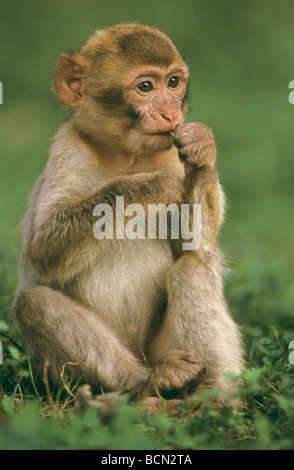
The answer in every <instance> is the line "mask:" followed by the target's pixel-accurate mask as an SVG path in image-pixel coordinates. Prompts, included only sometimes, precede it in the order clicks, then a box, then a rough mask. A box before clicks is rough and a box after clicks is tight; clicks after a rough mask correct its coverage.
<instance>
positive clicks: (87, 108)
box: [55, 25, 189, 154]
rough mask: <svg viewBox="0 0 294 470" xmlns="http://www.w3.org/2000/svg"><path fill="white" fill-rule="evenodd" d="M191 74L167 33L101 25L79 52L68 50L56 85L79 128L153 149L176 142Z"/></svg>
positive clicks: (128, 148)
mask: <svg viewBox="0 0 294 470" xmlns="http://www.w3.org/2000/svg"><path fill="white" fill-rule="evenodd" d="M188 77H189V74H188V68H187V66H186V64H185V63H184V61H183V60H182V58H181V57H180V55H179V53H178V51H177V50H176V48H175V47H174V45H173V44H172V42H171V41H170V39H169V38H168V37H167V36H165V35H164V34H163V33H161V32H160V31H157V30H154V29H151V28H149V27H146V26H140V25H119V26H116V27H114V28H109V29H106V30H102V31H97V32H96V33H95V34H94V36H92V37H91V38H90V39H89V40H88V42H87V43H86V44H85V46H84V47H82V49H81V50H80V51H79V52H78V53H73V54H71V55H65V54H63V55H62V56H61V57H60V63H59V67H58V69H57V71H56V74H55V86H56V90H57V93H58V95H59V97H60V99H61V100H62V101H63V102H64V103H65V104H66V105H67V106H69V107H70V108H72V110H73V113H72V117H71V119H72V122H73V125H74V126H75V127H76V129H77V130H78V131H79V132H82V133H83V134H84V135H86V136H87V137H88V138H89V139H91V140H92V141H93V142H95V143H97V144H100V145H101V146H103V147H107V148H109V149H113V150H115V149H120V150H122V149H123V151H125V152H128V153H129V152H132V153H136V154H140V153H145V154H146V153H147V154H148V152H149V153H154V152H158V151H164V150H168V149H170V148H171V147H172V145H173V138H172V135H171V132H174V130H175V127H176V126H177V124H180V123H182V122H183V120H184V115H185V112H186V97H187V86H188Z"/></svg>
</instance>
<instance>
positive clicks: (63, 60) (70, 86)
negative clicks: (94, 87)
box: [54, 53, 87, 108]
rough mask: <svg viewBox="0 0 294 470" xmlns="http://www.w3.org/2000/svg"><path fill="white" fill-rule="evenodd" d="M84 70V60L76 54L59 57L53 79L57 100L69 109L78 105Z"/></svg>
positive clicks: (85, 64) (85, 63)
mask: <svg viewBox="0 0 294 470" xmlns="http://www.w3.org/2000/svg"><path fill="white" fill-rule="evenodd" d="M86 68H87V61H86V59H84V57H83V56H81V55H80V54H78V53H75V54H72V55H65V54H62V56H61V57H60V63H59V67H58V69H57V71H56V73H55V77H54V82H55V87H56V91H57V93H58V96H59V98H60V99H61V100H62V101H63V103H64V104H66V105H67V106H70V107H71V108H74V107H75V106H78V105H79V104H80V101H81V98H82V94H81V92H82V90H83V86H84V74H85V71H86Z"/></svg>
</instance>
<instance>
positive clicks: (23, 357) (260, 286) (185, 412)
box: [0, 0, 294, 450]
mask: <svg viewBox="0 0 294 470" xmlns="http://www.w3.org/2000/svg"><path fill="white" fill-rule="evenodd" d="M179 3H180V6H179ZM142 4H143V2H140V1H138V2H133V1H132V0H125V1H124V2H119V1H118V0H107V2H106V1H105V2H103V1H101V2H97V1H96V0H85V1H84V2H77V1H74V2H72V5H74V8H68V2H66V1H65V0H59V1H58V2H57V1H56V0H52V1H50V2H46V3H45V2H41V3H40V2H39V1H38V0H30V2H27V3H26V4H25V5H24V2H22V1H21V0H15V1H14V2H10V3H9V2H5V1H3V2H2V3H1V6H0V9H1V11H0V21H1V27H0V32H1V33H2V34H3V35H4V39H3V40H2V41H1V43H2V44H5V49H4V50H3V53H2V54H1V61H2V68H1V81H2V83H3V90H4V93H3V96H4V101H3V105H1V115H2V118H3V119H2V122H1V199H0V206H1V207H0V209H1V243H0V308H1V317H0V341H1V342H2V344H3V364H2V365H0V449H148V450H150V449H171V450H173V449H183V450H184V449H188V450H189V449H238V450H241V449H246V450H249V449H292V450H293V448H294V365H293V364H290V362H289V354H290V349H289V343H290V341H292V340H293V339H294V336H293V331H294V315H293V312H294V292H293V269H294V256H293V255H294V249H293V248H294V245H293V240H294V225H293V216H292V214H293V198H294V187H293V176H294V159H293V147H294V135H293V119H294V116H293V109H294V107H293V105H292V106H291V105H290V103H289V102H288V94H289V91H290V90H289V89H288V84H289V82H290V81H291V80H293V78H294V70H293V50H292V49H293V25H292V22H291V18H293V14H294V6H293V5H292V4H291V2H288V1H286V0H285V1H284V0H282V1H281V2H279V5H278V7H277V6H276V5H275V3H274V2H268V1H267V0H259V1H258V2H241V0H236V1H235V2H231V1H229V0H224V1H222V2H218V1H214V0H210V1H206V0H205V1H204V0H198V1H197V2H178V0H170V2H169V7H168V10H169V14H168V15H166V2H164V1H161V0H160V1H158V0H149V2H148V8H142ZM144 6H145V4H144ZM34 18H38V21H34ZM135 20H139V21H141V22H143V23H147V24H150V25H151V26H153V25H155V26H156V27H158V28H160V29H162V30H163V31H165V32H166V33H167V34H168V35H170V36H171V37H172V39H173V40H174V42H175V44H176V45H177V47H178V48H179V49H180V51H181V52H182V54H183V56H184V58H185V59H186V60H187V61H188V62H189V65H190V70H191V73H192V79H191V88H190V96H191V98H190V113H189V117H188V119H189V120H190V121H201V122H204V123H205V124H208V125H209V126H211V127H212V129H213V131H214V133H215V136H216V141H217V148H218V169H219V173H220V178H221V182H222V184H223V186H224V189H225V192H226V195H227V211H226V220H225V223H224V226H223V228H222V230H221V234H220V242H221V246H222V249H223V251H224V253H225V257H226V259H227V264H228V267H229V268H230V270H229V271H228V272H227V274H226V277H225V286H226V297H227V299H228V303H229V306H230V310H231V312H232V315H233V317H234V319H235V320H236V321H237V323H238V324H239V325H240V327H241V330H242V334H243V337H244V343H245V348H246V354H247V362H248V367H247V370H246V372H245V373H244V381H243V384H242V385H241V386H240V387H239V388H238V391H237V395H238V396H239V397H240V399H241V400H242V403H243V407H242V408H241V409H240V410H239V411H238V412H237V413H233V412H232V411H231V410H230V409H228V408H226V407H224V408H223V409H222V410H220V411H218V412H216V411H215V410H214V409H213V406H212V402H213V396H196V397H192V398H191V400H190V401H189V402H185V403H183V406H182V415H181V416H178V417H168V416H167V415H166V414H164V413H163V414H161V415H158V416H156V417H152V418H146V416H144V415H143V413H142V410H141V408H140V406H139V405H130V404H129V403H127V401H126V400H124V399H123V398H122V401H121V403H120V405H119V406H118V408H117V409H116V410H114V411H113V412H111V413H110V414H109V415H108V416H106V417H105V416H104V417H103V416H100V415H99V413H97V409H96V408H95V406H93V405H91V404H90V405H89V406H88V407H86V408H85V409H84V410H81V409H79V408H78V407H77V404H79V401H78V399H77V389H78V384H74V383H71V382H70V378H67V377H65V382H64V384H63V386H62V387H61V388H60V389H59V390H53V389H51V388H50V387H49V386H48V383H47V381H46V380H45V382H44V381H42V380H40V379H38V378H37V377H35V376H34V373H33V371H32V368H31V365H30V361H29V358H28V356H27V354H26V350H25V344H24V342H23V338H22V336H21V334H20V332H19V331H18V329H17V328H16V326H15V324H14V320H13V314H12V303H13V298H14V292H15V289H16V286H17V277H18V273H17V266H18V258H19V242H18V240H19V235H18V234H19V222H20V220H21V216H22V213H23V210H24V207H25V200H26V197H27V194H28V191H29V189H30V187H31V186H32V184H33V182H34V181H35V180H36V178H37V176H38V175H39V174H40V172H41V171H42V168H43V166H44V164H45V161H46V154H47V151H48V147H49V145H50V138H51V136H53V135H54V133H55V132H56V129H57V128H58V127H59V126H60V125H61V123H62V122H63V120H64V119H65V117H66V112H65V111H64V110H63V109H61V108H60V107H59V106H58V105H56V102H55V97H54V95H53V94H52V91H51V88H52V74H53V70H54V64H55V61H56V59H57V57H58V56H59V54H60V53H62V52H64V51H66V50H67V49H69V48H72V49H78V48H79V47H80V45H81V44H82V43H83V42H84V41H85V40H86V39H87V37H88V36H89V35H90V34H91V32H92V31H93V30H94V29H96V28H101V27H105V26H110V25H112V24H116V23H119V22H125V21H135ZM213 393H217V391H214V392H213ZM200 405H201V411H202V412H201V414H200V413H193V411H194V409H195V407H196V408H198V407H199V406H200Z"/></svg>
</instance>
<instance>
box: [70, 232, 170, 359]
mask: <svg viewBox="0 0 294 470" xmlns="http://www.w3.org/2000/svg"><path fill="white" fill-rule="evenodd" d="M99 243H100V244H101V247H100V249H99V250H98V252H97V255H96V256H94V257H93V261H92V263H91V266H90V267H88V268H87V270H86V272H85V271H84V272H83V274H82V275H81V276H80V277H79V278H77V279H76V281H75V282H74V283H73V284H72V285H71V287H70V295H71V296H73V297H75V298H76V299H77V300H79V301H80V302H82V303H83V304H84V305H86V306H88V307H90V308H91V309H92V310H93V311H95V312H97V315H99V317H100V318H103V320H104V321H105V322H106V323H107V324H108V325H109V326H110V327H111V328H112V329H113V330H114V331H115V332H116V333H117V334H118V336H119V337H120V338H121V339H122V340H123V341H124V342H125V343H126V344H130V345H132V348H133V349H134V344H135V345H136V346H135V347H136V348H139V349H140V350H142V348H143V345H144V343H145V341H146V337H147V334H148V333H150V327H152V325H153V324H154V323H155V324H156V322H158V321H160V319H161V316H162V313H163V312H164V310H165V306H166V290H165V279H166V274H167V271H168V269H169V268H170V266H171V265H172V264H173V262H174V258H173V255H172V252H171V249H170V246H169V244H168V242H167V241H166V240H160V241H159V240H147V239H146V240H127V239H125V240H100V241H99Z"/></svg>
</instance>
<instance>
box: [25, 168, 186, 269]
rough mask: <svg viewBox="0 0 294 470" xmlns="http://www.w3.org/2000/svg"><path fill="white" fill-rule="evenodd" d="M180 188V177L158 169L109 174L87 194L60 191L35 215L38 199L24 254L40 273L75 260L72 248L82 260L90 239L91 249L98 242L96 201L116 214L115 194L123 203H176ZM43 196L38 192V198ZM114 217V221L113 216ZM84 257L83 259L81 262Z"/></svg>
mask: <svg viewBox="0 0 294 470" xmlns="http://www.w3.org/2000/svg"><path fill="white" fill-rule="evenodd" d="M182 191H183V186H182V181H181V180H180V178H178V177H176V176H174V175H171V174H169V173H166V172H164V171H157V172H155V173H146V174H143V173H142V174H136V175H130V176H129V175H128V176H121V177H117V178H112V179H111V180H109V182H107V183H105V184H103V185H101V186H100V188H99V189H97V190H95V191H92V192H91V193H90V194H88V195H87V196H75V198H73V197H72V195H71V196H68V198H66V197H65V196H64V195H63V196H62V197H59V199H57V200H54V202H52V203H51V204H50V205H49V206H48V207H47V208H46V209H45V214H44V213H43V214H42V217H40V218H39V219H38V212H41V211H42V210H43V206H42V204H40V203H39V204H38V206H37V207H36V208H35V209H36V214H35V217H34V220H33V222H32V224H31V229H30V235H29V237H28V243H27V248H26V253H25V256H26V257H28V259H29V260H30V262H31V263H32V264H33V265H34V266H35V267H36V268H37V269H38V270H39V271H41V272H43V273H47V274H48V271H50V270H52V271H54V272H56V271H55V270H56V267H58V266H63V268H62V269H63V270H65V269H67V270H69V268H70V266H69V265H70V264H72V263H75V261H74V253H75V252H77V253H79V259H80V260H83V248H84V247H86V249H85V253H89V250H88V248H87V247H88V245H89V244H91V243H92V246H93V249H95V248H96V249H97V243H99V242H98V241H97V240H96V239H95V238H94V235H93V227H94V223H95V218H94V216H93V210H94V207H95V206H96V205H98V204H108V205H109V206H111V207H112V209H113V212H114V214H115V203H116V196H124V202H125V205H129V204H132V203H136V204H141V205H142V206H143V207H144V208H147V205H148V204H158V203H162V204H166V205H168V204H170V203H174V202H178V203H179V202H180V201H181V199H182ZM41 192H42V190H41ZM49 196H50V195H47V194H46V197H47V199H50V197H49ZM44 197H45V196H43V197H42V195H41V198H40V199H41V201H42V199H44ZM113 220H114V224H115V217H114V218H113ZM90 252H91V251H90ZM85 256H86V255H85ZM87 256H88V255H87ZM87 261H88V260H86V259H84V262H87ZM82 264H83V263H81V265H82ZM81 268H82V266H81ZM75 269H76V270H77V267H76V268H75Z"/></svg>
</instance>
